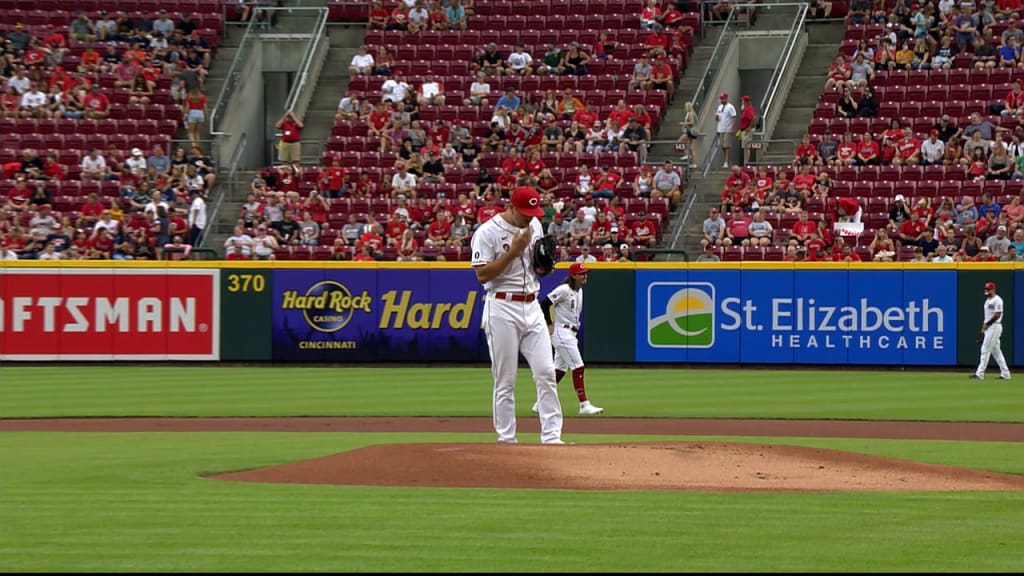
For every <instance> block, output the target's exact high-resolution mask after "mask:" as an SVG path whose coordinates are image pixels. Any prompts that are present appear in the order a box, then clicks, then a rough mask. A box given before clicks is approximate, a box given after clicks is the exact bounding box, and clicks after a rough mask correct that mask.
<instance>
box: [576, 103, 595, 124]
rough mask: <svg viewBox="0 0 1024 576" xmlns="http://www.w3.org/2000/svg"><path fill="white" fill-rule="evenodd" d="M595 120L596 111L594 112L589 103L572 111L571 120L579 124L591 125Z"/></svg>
mask: <svg viewBox="0 0 1024 576" xmlns="http://www.w3.org/2000/svg"><path fill="white" fill-rule="evenodd" d="M597 120H598V116H597V112H594V107H593V106H591V105H590V104H585V105H584V106H583V108H580V109H579V110H576V111H575V112H573V113H572V121H573V122H577V123H579V125H580V126H593V125H594V122H596V121H597Z"/></svg>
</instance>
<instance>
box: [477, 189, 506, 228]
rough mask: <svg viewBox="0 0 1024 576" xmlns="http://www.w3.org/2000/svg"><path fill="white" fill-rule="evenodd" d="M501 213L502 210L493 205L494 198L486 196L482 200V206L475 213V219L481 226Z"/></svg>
mask: <svg viewBox="0 0 1024 576" xmlns="http://www.w3.org/2000/svg"><path fill="white" fill-rule="evenodd" d="M502 212H503V210H502V209H501V207H500V206H496V205H495V204H494V196H491V195H490V194H488V195H487V197H486V198H484V205H483V206H481V207H480V209H479V210H477V211H476V219H477V222H479V223H480V224H483V223H484V222H487V221H488V220H490V219H491V218H494V217H495V216H497V215H498V214H501V213H502Z"/></svg>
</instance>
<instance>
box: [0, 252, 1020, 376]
mask: <svg viewBox="0 0 1024 576" xmlns="http://www.w3.org/2000/svg"><path fill="white" fill-rule="evenodd" d="M565 274H566V270H565V269H564V265H560V269H559V270H556V272H555V274H553V275H551V276H549V277H548V278H545V279H543V281H542V284H541V295H542V296H543V295H545V294H547V293H548V292H549V291H550V290H552V289H553V288H554V287H555V286H556V285H557V284H558V283H559V282H562V281H563V280H564V278H565ZM987 281H994V282H996V283H997V284H998V285H999V293H1000V294H1001V295H1002V297H1003V300H1004V303H1005V316H1004V321H1003V337H1002V343H1003V345H1002V348H1003V351H1004V353H1005V354H1006V356H1007V358H1008V360H1009V362H1010V363H1011V364H1016V363H1017V362H1016V359H1017V358H1022V359H1024V338H1020V339H1018V338H1015V332H1016V330H1015V327H1016V326H1017V325H1024V324H1022V323H1024V307H1017V306H1016V301H1018V300H1020V299H1021V298H1024V266H1006V265H998V266H997V265H984V266H978V265H973V266H967V265H964V266H944V267H936V268H933V269H922V268H918V267H912V266H903V265H898V264H897V265H888V266H886V265H877V266H873V265H864V267H863V268H859V267H858V268H854V267H849V268H847V267H844V266H841V265H827V266H826V265H822V266H818V267H810V266H792V265H780V266H768V265H766V264H764V263H756V265H748V264H744V265H739V266H729V265H725V264H718V265H709V264H690V265H686V264H681V265H672V264H646V265H645V264H635V265H633V264H629V265H599V264H595V265H593V266H592V273H591V277H590V282H589V284H588V287H587V289H586V290H587V297H586V298H585V299H584V301H585V307H584V310H583V321H582V326H581V333H580V338H581V350H582V352H583V357H584V360H585V361H586V362H587V363H590V364H600V363H619V364H628V363H633V362H638V363H666V364H673V363H718V364H741V363H742V364H804V365H827V364H832V365H893V366H895V365H914V366H949V365H961V366H969V365H975V364H976V363H977V361H978V345H977V344H976V343H975V342H974V337H975V334H976V333H977V330H978V327H979V325H980V323H981V315H982V307H983V304H984V295H983V292H982V285H983V284H984V283H985V282H987ZM483 302H484V291H483V290H482V288H481V287H480V285H479V283H478V282H477V281H476V277H475V275H474V273H473V271H472V270H470V269H469V268H468V267H466V266H465V265H464V264H456V263H443V264H441V263H439V264H433V265H425V264H409V265H406V264H362V263H355V264H353V263H347V264H345V263H343V264H333V263H313V262H293V263H266V262H224V263H221V262H209V263H193V264H187V263H161V264H155V263H147V264H143V263H128V264H124V265H121V266H117V267H112V266H110V265H109V264H106V265H104V264H102V263H98V262H96V263H75V264H66V265H64V266H59V267H58V266H54V265H52V264H49V265H47V264H43V263H21V262H18V263H14V264H4V263H0V361H11V360H28V361H31V360H38V361H61V360H69V361H70V360H197V361H202V360H226V361H232V362H250V361H252V362H267V361H276V362H325V363H326V362H472V363H480V362H487V361H488V356H489V350H488V348H487V342H486V339H485V337H484V335H483V333H482V331H481V330H480V315H481V312H482V308H483Z"/></svg>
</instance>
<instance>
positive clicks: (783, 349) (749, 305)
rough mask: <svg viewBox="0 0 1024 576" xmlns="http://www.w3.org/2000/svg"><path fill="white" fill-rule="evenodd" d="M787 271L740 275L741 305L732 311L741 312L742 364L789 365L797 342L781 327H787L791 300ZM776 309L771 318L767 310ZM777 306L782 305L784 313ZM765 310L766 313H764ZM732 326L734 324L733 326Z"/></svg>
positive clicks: (791, 278) (790, 321)
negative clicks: (776, 311)
mask: <svg viewBox="0 0 1024 576" xmlns="http://www.w3.org/2000/svg"><path fill="white" fill-rule="evenodd" d="M794 274H795V273H794V272H793V270H792V269H789V270H746V271H744V272H743V280H742V283H743V291H742V300H741V302H742V303H739V302H737V303H735V304H734V305H733V306H732V308H733V309H735V310H737V312H741V313H742V314H743V316H742V324H740V326H742V329H740V330H739V333H740V359H741V360H742V361H743V362H750V363H765V364H790V363H792V362H793V353H794V351H795V350H797V349H798V348H799V345H798V342H796V340H798V338H797V337H796V335H795V334H792V333H790V332H788V331H786V330H780V326H781V327H788V326H789V325H790V324H791V323H792V321H793V319H792V315H791V313H790V309H791V304H790V303H791V301H792V299H793V282H794V278H793V275H794ZM775 303H780V304H778V305H779V306H780V310H779V311H778V314H773V313H772V310H771V306H773V305H777V304H775ZM781 303H786V305H785V307H784V309H782V308H783V307H782V306H781ZM766 306H767V308H766ZM766 310H767V313H766V312H765V311H766ZM733 324H736V323H735V322H734V323H733Z"/></svg>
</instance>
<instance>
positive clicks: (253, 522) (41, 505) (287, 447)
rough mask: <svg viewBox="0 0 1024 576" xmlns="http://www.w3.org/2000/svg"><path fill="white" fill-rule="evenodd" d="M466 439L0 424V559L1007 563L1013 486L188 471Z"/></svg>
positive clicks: (445, 566) (1015, 465)
mask: <svg viewBox="0 0 1024 576" xmlns="http://www.w3.org/2000/svg"><path fill="white" fill-rule="evenodd" d="M577 439H580V438H577ZM670 439H672V438H667V437H658V438H650V437H644V438H643V440H645V441H646V440H670ZM675 439H677V440H682V439H683V438H675ZM689 439H693V438H689ZM474 440H480V441H488V442H489V441H490V440H491V438H490V435H466V434H462V435H459V434H416V435H400V434H334V433H307V434H294V433H293V434H288V433H173V434H171V433H165V434H152V433H146V434H96V433H90V434H62V433H27V432H17V433H4V434H0V449H2V452H3V455H4V463H5V465H4V466H3V467H2V468H0V485H2V486H3V489H2V490H0V508H2V509H3V528H4V529H3V536H2V540H0V556H2V558H3V562H2V564H0V567H2V569H3V570H4V571H20V570H25V571H72V570H73V571H82V572H88V571H129V570H141V571H236V572H250V571H251V572H265V571H285V572H301V571H368V572H369V571H400V572H406V571H458V572H465V571H473V572H476V571H503V572H506V571H507V572H534V571H555V572H560V571H599V572H603V571H797V572H799V571H836V570H841V571H902V570H910V571H970V572H975V571H1014V570H1017V569H1019V568H1020V566H1021V560H1022V556H1021V555H1022V550H1021V548H1020V545H1019V544H1020V541H1019V535H1020V530H1021V522H1022V518H1024V499H1022V497H1021V496H1020V495H1019V494H1015V493H984V492H955V493H954V492H951V493H827V494H794V493H771V494H755V493H749V494H723V493H701V492H640V491H638V492H588V491H565V490H483V489H417V488H370V487H346V486H301V485H268V484H247V483H237V482H225V481H219V480H210V479H204V478H202V477H200V475H201V474H204V473H209V472H217V471H227V470H237V469H247V468H253V467H259V466H267V465H273V464H278V463H284V462H288V461H293V460H300V459H305V458H310V457H315V456H322V455H326V454H331V453H335V452H340V451H344V450H349V449H353V448H357V447H360V446H364V445H369V444H379V443H390V442H463V441H474ZM588 440H592V441H623V440H629V439H628V438H622V437H616V438H609V437H597V436H595V437H591V438H589V439H588ZM728 440H729V441H743V440H744V439H742V438H728ZM747 440H749V441H755V442H777V443H791V444H800V445H812V446H823V447H833V448H849V449H855V450H857V451H860V452H867V453H874V454H882V455H887V456H898V457H914V456H915V455H918V454H926V455H931V456H932V458H930V459H932V460H936V461H940V462H941V463H944V464H952V465H976V464H979V463H981V462H983V461H988V462H992V463H998V464H999V466H997V467H998V468H1001V469H1003V470H1005V471H1015V472H1024V446H1022V445H1021V444H1017V443H971V444H970V450H958V449H955V448H954V449H953V450H949V451H947V450H946V449H947V448H950V447H953V445H954V444H956V443H949V442H925V441H891V440H870V441H867V440H823V439H819V440H813V441H805V440H802V439H784V438H780V439H765V438H753V439H747Z"/></svg>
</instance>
